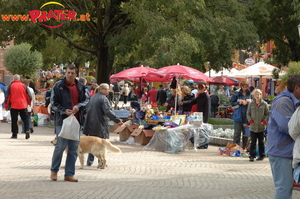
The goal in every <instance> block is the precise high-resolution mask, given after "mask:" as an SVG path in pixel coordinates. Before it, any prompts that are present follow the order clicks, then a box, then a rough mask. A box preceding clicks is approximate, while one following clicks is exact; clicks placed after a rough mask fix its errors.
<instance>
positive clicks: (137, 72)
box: [109, 66, 156, 82]
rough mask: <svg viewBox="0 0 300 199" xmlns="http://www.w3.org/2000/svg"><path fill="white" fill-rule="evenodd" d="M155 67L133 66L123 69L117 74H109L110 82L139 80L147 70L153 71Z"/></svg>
mask: <svg viewBox="0 0 300 199" xmlns="http://www.w3.org/2000/svg"><path fill="white" fill-rule="evenodd" d="M154 71H156V69H154V68H148V67H143V66H141V67H134V68H129V69H126V70H123V71H121V72H119V73H117V74H113V75H111V76H110V78H109V79H110V81H111V82H117V81H122V80H131V81H141V78H142V77H144V76H146V74H147V73H148V72H154Z"/></svg>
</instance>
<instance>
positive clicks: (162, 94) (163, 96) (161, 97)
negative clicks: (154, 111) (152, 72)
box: [156, 84, 167, 106]
mask: <svg viewBox="0 0 300 199" xmlns="http://www.w3.org/2000/svg"><path fill="white" fill-rule="evenodd" d="M166 101H167V92H166V90H165V89H164V88H163V85H162V84H160V85H159V89H158V90H157V93H156V102H157V105H159V106H163V105H164V104H165V102H166Z"/></svg>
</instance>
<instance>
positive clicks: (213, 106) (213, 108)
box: [211, 104, 219, 117]
mask: <svg viewBox="0 0 300 199" xmlns="http://www.w3.org/2000/svg"><path fill="white" fill-rule="evenodd" d="M218 106H219V105H218V104H211V117H216V112H217V110H218Z"/></svg>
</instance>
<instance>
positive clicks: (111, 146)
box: [103, 139, 122, 153]
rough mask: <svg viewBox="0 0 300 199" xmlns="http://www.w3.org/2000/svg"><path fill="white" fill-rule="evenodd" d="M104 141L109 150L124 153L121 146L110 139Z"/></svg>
mask: <svg viewBox="0 0 300 199" xmlns="http://www.w3.org/2000/svg"><path fill="white" fill-rule="evenodd" d="M103 143H104V145H105V147H106V148H107V149H108V150H109V151H111V152H113V153H122V151H121V149H120V148H119V147H117V146H115V145H113V144H112V143H111V142H110V141H109V140H107V139H103Z"/></svg>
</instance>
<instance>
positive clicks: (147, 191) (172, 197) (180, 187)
mask: <svg viewBox="0 0 300 199" xmlns="http://www.w3.org/2000/svg"><path fill="white" fill-rule="evenodd" d="M10 136H11V133H10V124H7V123H0V161H1V163H0V187H1V191H0V198H3V199H19V198H20V199H25V198H30V199H41V198H46V199H47V198H51V199H53V198H64V199H68V198H80V199H84V198H104V199H127V198H128V199H129V198H132V199H143V198H147V199H148V198H149V199H150V198H155V199H156V198H158V199H160V198H161V199H179V198H182V199H193V198H195V199H196V198H201V199H206V198H207V199H208V198H209V199H217V198H224V199H229V198H242V199H249V198H251V199H252V198H260V199H263V198H270V199H271V198H273V192H274V186H273V182H272V176H271V171H270V166H269V162H268V159H267V158H266V159H265V160H264V161H261V162H258V161H257V162H253V163H252V162H251V163H250V162H249V160H248V158H242V157H225V156H221V155H219V153H218V147H217V146H209V148H208V149H203V150H199V151H194V150H193V149H190V150H187V151H182V152H180V153H178V154H168V153H163V152H157V151H145V150H143V146H137V145H128V144H124V143H120V142H117V138H118V135H117V134H115V133H111V138H110V140H111V141H116V142H114V144H115V145H117V146H119V147H120V148H121V150H122V151H123V153H122V154H113V153H110V152H109V153H108V155H107V164H108V167H107V168H105V169H103V170H99V169H97V168H96V165H95V164H94V165H93V166H91V167H86V168H85V169H83V170H82V169H79V161H77V162H76V175H75V177H76V178H78V179H79V182H78V183H72V182H64V181H63V176H64V169H63V168H62V169H61V170H60V172H59V173H58V181H56V182H54V181H51V180H50V178H49V176H50V170H49V167H50V162H51V157H52V152H53V145H52V144H51V143H50V141H51V140H52V139H53V138H54V133H53V128H48V127H35V128H34V133H33V134H31V137H30V139H29V140H26V139H25V135H24V134H19V135H18V139H10ZM64 160H65V159H63V162H62V166H63V165H64ZM293 194H294V195H293V196H294V197H293V198H300V192H297V191H294V193H293Z"/></svg>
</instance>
